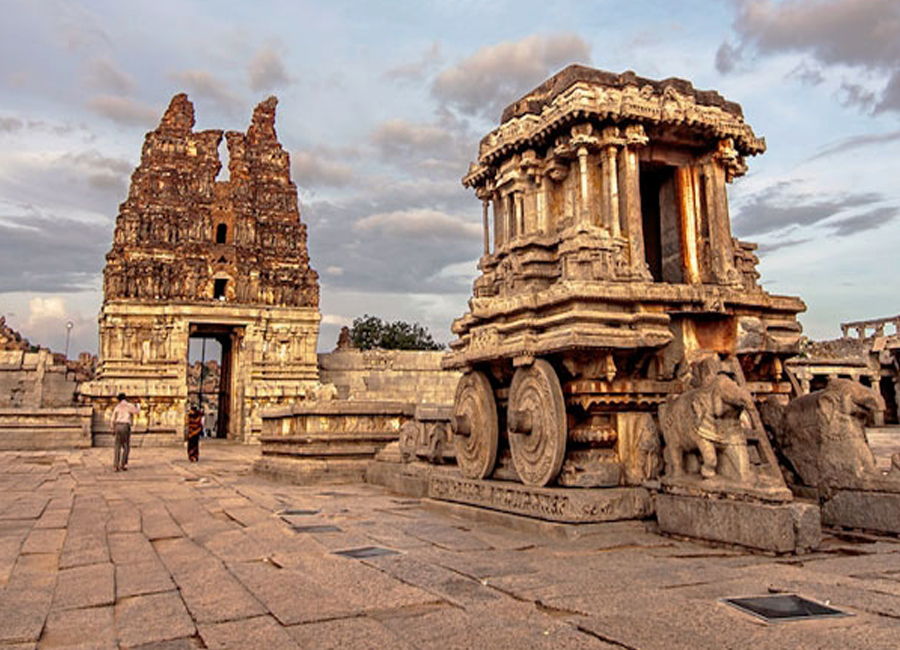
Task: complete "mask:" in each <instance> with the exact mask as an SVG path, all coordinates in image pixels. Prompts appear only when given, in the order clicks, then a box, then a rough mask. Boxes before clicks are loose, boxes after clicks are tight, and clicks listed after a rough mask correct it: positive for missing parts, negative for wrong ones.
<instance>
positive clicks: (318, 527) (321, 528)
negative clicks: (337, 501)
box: [291, 524, 344, 533]
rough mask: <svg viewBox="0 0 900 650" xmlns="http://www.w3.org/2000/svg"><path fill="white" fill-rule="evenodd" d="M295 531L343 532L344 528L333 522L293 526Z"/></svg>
mask: <svg viewBox="0 0 900 650" xmlns="http://www.w3.org/2000/svg"><path fill="white" fill-rule="evenodd" d="M291 528H292V529H293V531H294V532H295V533H342V532H344V530H343V529H342V528H338V527H337V526H333V525H331V524H319V525H313V526H291Z"/></svg>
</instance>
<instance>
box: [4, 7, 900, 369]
mask: <svg viewBox="0 0 900 650" xmlns="http://www.w3.org/2000/svg"><path fill="white" fill-rule="evenodd" d="M635 7H639V9H635ZM0 15H2V16H3V20H2V21H0V97H2V101H0V314H6V316H7V319H8V320H9V321H10V323H11V324H13V325H14V326H15V327H17V328H18V329H19V330H20V331H22V333H23V334H25V335H26V336H28V337H29V338H30V339H31V340H32V342H35V343H40V344H43V345H47V346H50V347H52V348H54V349H56V350H60V351H61V350H62V348H63V346H64V341H65V323H66V321H71V322H72V323H74V328H73V331H72V337H73V339H72V345H71V349H70V351H71V352H73V353H74V352H77V351H79V350H82V349H83V350H91V351H95V350H96V339H97V332H96V316H97V313H98V311H99V308H100V302H101V293H100V277H101V271H102V268H103V262H104V255H105V253H106V252H107V251H108V250H109V247H110V243H111V239H112V231H113V223H114V220H115V216H116V213H117V206H118V204H119V203H120V202H121V201H123V200H124V198H125V196H126V192H127V186H128V179H129V176H130V174H131V172H132V170H133V169H134V167H135V165H136V164H137V163H138V160H139V158H140V150H141V145H142V142H143V136H144V133H145V132H146V131H148V130H150V129H153V128H154V127H155V125H156V124H157V122H158V120H159V117H160V115H161V113H162V111H163V109H164V108H165V106H166V105H167V104H168V101H169V99H170V98H171V96H172V95H173V94H175V93H177V92H180V91H186V92H187V93H188V94H189V96H190V98H191V100H192V101H193V102H194V105H195V107H196V112H197V127H196V128H198V129H203V128H223V129H240V130H244V129H246V127H247V124H248V122H249V118H250V114H251V111H252V109H253V106H254V105H255V104H256V103H258V102H259V101H260V100H262V99H264V98H265V97H266V96H268V95H269V94H273V93H274V94H276V95H277V96H278V97H279V99H280V103H279V106H278V118H277V129H278V133H279V136H280V139H281V141H282V143H283V144H284V146H285V147H286V148H287V149H288V150H289V151H290V152H291V156H292V163H293V172H294V180H295V181H296V183H297V185H298V187H299V189H300V199H301V204H302V208H301V211H302V218H303V220H304V221H305V222H306V223H307V224H309V233H310V237H309V248H310V255H311V257H312V264H313V266H314V267H315V268H316V269H317V270H318V271H319V274H320V278H321V285H322V304H321V307H322V313H323V327H322V335H321V337H320V342H319V348H320V349H323V350H327V349H331V348H332V347H333V346H334V342H335V339H336V336H337V329H338V328H339V326H340V324H343V323H349V322H350V321H351V320H352V319H353V318H354V317H355V316H359V315H362V314H364V313H369V314H376V315H379V316H381V317H383V318H386V319H390V320H393V319H405V320H415V321H419V322H421V323H423V324H425V325H426V326H427V327H429V328H430V330H431V331H432V332H433V334H434V335H435V338H436V339H438V340H441V341H447V340H449V338H450V336H451V335H450V332H449V326H450V322H451V320H452V319H453V318H454V317H457V316H459V315H461V314H462V313H463V311H464V310H465V305H466V300H467V299H468V297H469V294H470V290H471V283H472V280H473V279H474V277H475V273H476V270H475V261H476V259H477V257H478V255H479V254H480V247H481V235H480V213H481V210H480V202H479V201H478V200H477V199H475V197H474V196H473V195H472V194H471V193H470V192H468V191H466V190H464V189H463V187H462V186H461V184H460V177H461V176H462V175H463V173H464V172H465V171H466V169H467V164H468V161H469V160H471V159H473V158H474V157H475V155H476V149H477V142H478V139H479V138H480V137H481V136H482V135H483V134H485V133H486V132H487V131H488V130H490V129H491V128H493V127H494V126H495V125H496V124H497V120H498V118H499V114H500V111H501V110H502V108H503V106H504V105H505V104H507V103H508V102H510V101H512V100H514V99H515V98H517V97H518V96H520V95H521V94H524V93H525V92H527V91H528V90H530V89H531V88H532V87H534V86H535V85H537V84H538V83H540V82H541V81H542V80H543V79H545V78H546V77H548V76H550V75H551V74H553V73H555V72H557V71H558V70H559V69H561V68H562V67H564V66H565V65H567V64H569V63H572V62H580V63H586V64H590V65H593V66H595V67H598V68H603V69H606V70H611V71H616V72H620V71H624V70H627V69H632V70H634V71H636V72H637V73H638V74H640V75H643V76H648V77H653V78H664V77H669V76H677V77H684V78H688V79H691V80H692V81H693V82H694V84H695V85H696V86H697V87H699V88H714V89H717V90H719V91H720V92H722V94H724V95H725V96H726V97H727V98H729V99H732V100H734V101H738V102H740V103H741V104H742V105H743V107H744V114H745V116H746V118H747V120H748V122H749V123H750V124H751V125H752V126H753V127H754V129H755V131H756V133H757V134H758V135H762V136H765V137H766V139H767V142H768V149H769V150H768V152H767V153H766V154H765V155H764V156H761V157H757V158H754V159H751V160H750V161H749V163H750V173H749V174H748V175H747V176H745V177H744V178H741V179H739V180H738V181H737V182H735V184H734V185H733V186H732V187H731V190H730V197H731V211H732V219H733V225H734V230H735V233H736V234H737V235H738V236H740V237H742V238H744V239H749V240H751V241H757V242H759V244H760V246H761V248H760V250H761V258H762V263H761V269H760V270H761V272H762V274H763V278H762V280H763V282H764V285H765V287H766V288H767V289H768V290H769V291H771V292H774V293H784V294H792V295H800V296H801V297H803V298H804V300H806V302H807V304H808V306H809V310H808V312H807V313H806V314H804V315H803V317H802V321H803V323H804V327H805V329H806V331H807V333H808V334H809V335H810V336H812V337H815V338H831V337H834V336H837V335H839V330H838V323H839V322H840V321H842V320H851V319H860V318H866V317H877V316H886V315H891V314H895V313H898V312H900V297H898V287H897V279H898V271H900V261H898V245H900V219H898V216H897V215H898V211H900V181H898V177H900V2H897V0H784V1H782V2H774V1H770V0H747V1H739V0H736V1H729V0H721V1H715V0H702V1H699V0H697V1H692V0H681V1H680V2H677V3H673V2H670V1H669V0H657V1H647V2H641V3H634V2H631V1H627V0H557V1H556V2H546V0H539V1H532V0H510V1H507V0H492V1H491V2H480V1H478V0H417V1H416V2H400V1H399V0H379V1H378V2H365V1H363V0H357V1H352V0H329V1H328V2H321V1H320V2H313V1H307V2H304V1H302V0H283V1H275V0H272V1H264V0H257V1H255V2H252V3H251V2H238V1H237V0H230V1H226V0H219V1H216V2H212V1H206V2H202V1H199V0H197V1H190V0H178V1H177V2H176V1H170V0H129V1H128V2H121V1H115V0H96V1H91V2H76V1H69V2H67V1H64V0H21V1H19V0H0Z"/></svg>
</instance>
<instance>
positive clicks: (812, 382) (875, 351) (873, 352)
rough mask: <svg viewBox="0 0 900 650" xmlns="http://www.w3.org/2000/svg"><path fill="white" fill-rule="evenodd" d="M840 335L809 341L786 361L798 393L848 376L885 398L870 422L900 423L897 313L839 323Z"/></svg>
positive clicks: (899, 334)
mask: <svg viewBox="0 0 900 650" xmlns="http://www.w3.org/2000/svg"><path fill="white" fill-rule="evenodd" d="M841 335H842V336H841V338H839V339H834V340H831V341H810V342H809V343H807V344H806V345H805V346H804V349H803V351H802V354H801V355H799V356H797V357H795V358H793V359H791V360H790V361H788V363H787V367H788V369H789V370H790V371H791V373H792V374H793V375H794V376H795V377H796V379H797V384H798V387H799V391H798V392H799V393H800V394H801V395H807V394H809V393H810V392H811V391H816V390H821V389H823V388H825V386H826V385H827V383H828V381H829V380H830V379H852V380H853V381H858V382H860V383H862V384H864V385H865V386H868V387H870V388H873V389H875V390H876V391H878V392H879V393H880V394H881V397H882V398H883V399H884V401H885V410H884V412H883V413H878V414H876V415H875V421H874V422H872V423H870V424H876V425H878V424H882V423H884V424H900V316H890V317H887V318H875V319H871V320H865V321H855V322H848V323H841Z"/></svg>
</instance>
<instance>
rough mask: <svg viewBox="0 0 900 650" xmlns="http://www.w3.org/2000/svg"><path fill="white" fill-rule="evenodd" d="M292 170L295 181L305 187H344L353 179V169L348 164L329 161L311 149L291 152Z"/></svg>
mask: <svg viewBox="0 0 900 650" xmlns="http://www.w3.org/2000/svg"><path fill="white" fill-rule="evenodd" d="M291 171H292V172H293V175H294V181H295V182H296V183H297V185H298V186H299V187H301V188H304V189H308V188H310V187H317V186H323V185H324V186H329V187H343V186H344V185H347V184H348V183H349V182H350V181H351V180H352V179H353V170H352V169H351V168H350V167H348V166H347V165H341V164H339V163H332V162H329V161H327V160H325V159H324V158H323V157H321V156H318V155H316V154H314V153H311V152H309V151H294V152H292V153H291Z"/></svg>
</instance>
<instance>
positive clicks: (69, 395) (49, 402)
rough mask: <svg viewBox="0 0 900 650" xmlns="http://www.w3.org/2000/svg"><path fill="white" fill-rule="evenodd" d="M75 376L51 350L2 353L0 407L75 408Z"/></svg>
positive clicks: (4, 351)
mask: <svg viewBox="0 0 900 650" xmlns="http://www.w3.org/2000/svg"><path fill="white" fill-rule="evenodd" d="M77 385H78V384H77V383H76V380H75V373H73V372H71V371H70V370H69V369H68V368H67V366H66V364H65V363H64V362H62V361H60V360H59V359H57V358H55V357H54V355H53V353H52V352H50V351H49V350H45V349H40V350H38V351H36V352H28V351H25V350H0V408H2V409H16V408H29V409H33V408H41V407H59V406H75V388H76V387H77Z"/></svg>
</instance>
